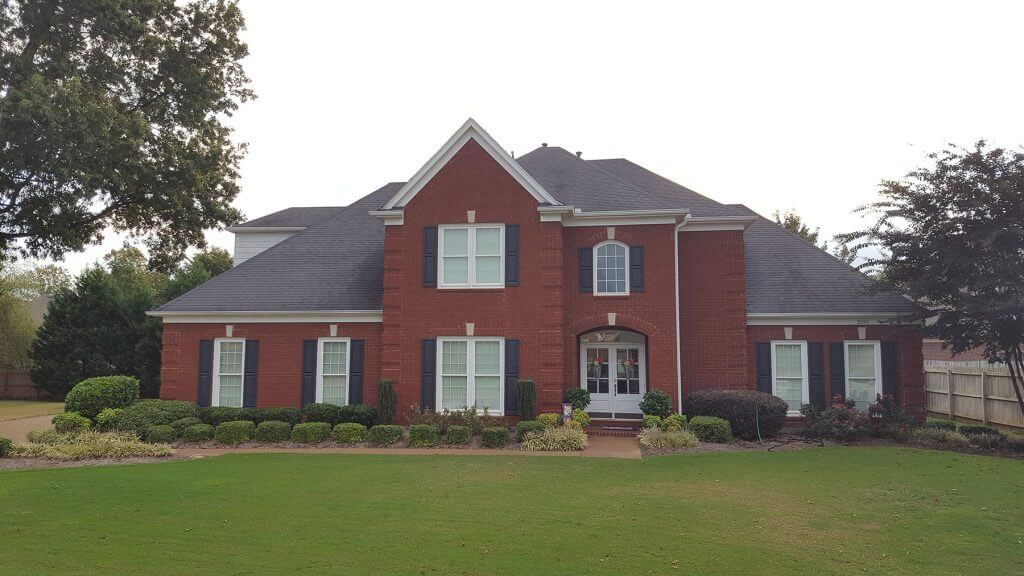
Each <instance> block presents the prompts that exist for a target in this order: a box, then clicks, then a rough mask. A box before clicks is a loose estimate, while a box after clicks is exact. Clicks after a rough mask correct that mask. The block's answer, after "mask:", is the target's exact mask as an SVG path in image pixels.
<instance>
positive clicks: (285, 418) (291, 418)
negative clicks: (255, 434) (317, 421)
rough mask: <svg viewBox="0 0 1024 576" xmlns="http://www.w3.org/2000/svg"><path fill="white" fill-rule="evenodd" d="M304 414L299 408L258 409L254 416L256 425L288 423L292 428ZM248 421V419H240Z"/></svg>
mask: <svg viewBox="0 0 1024 576" xmlns="http://www.w3.org/2000/svg"><path fill="white" fill-rule="evenodd" d="M301 416H302V414H301V413H300V412H299V409H298V408H257V409H256V411H255V414H254V420H255V421H256V424H260V423H261V422H287V423H288V424H291V425H292V426H294V425H296V424H298V423H299V420H300V419H301ZM239 420H248V418H239Z"/></svg>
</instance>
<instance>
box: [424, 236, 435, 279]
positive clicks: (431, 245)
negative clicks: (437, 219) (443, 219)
mask: <svg viewBox="0 0 1024 576" xmlns="http://www.w3.org/2000/svg"><path fill="white" fill-rule="evenodd" d="M423 286H425V287H428V288H433V287H434V286H437V226H426V227H424V228H423Z"/></svg>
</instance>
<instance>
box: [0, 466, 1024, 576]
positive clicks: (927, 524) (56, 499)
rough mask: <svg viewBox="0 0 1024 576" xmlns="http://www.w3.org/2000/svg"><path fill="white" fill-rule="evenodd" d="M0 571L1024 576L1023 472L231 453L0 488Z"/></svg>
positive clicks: (5, 483) (48, 474) (37, 476)
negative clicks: (960, 575)
mask: <svg viewBox="0 0 1024 576" xmlns="http://www.w3.org/2000/svg"><path fill="white" fill-rule="evenodd" d="M0 510H2V511H3V518H2V521H0V546H2V553H0V574H19V575H21V574H63V573H79V574H94V573H103V574H261V575H262V574H431V575H433V574H488V575H491V574H531V575H533V574H617V575H621V574H704V575H711V574H758V575H783V574H786V575H790V574H815V575H818V574H923V575H929V576H930V575H935V574H1003V575H1005V574H1020V573H1024V543H1022V534H1024V525H1022V524H1021V519H1022V518H1024V462H1021V461H1016V460H1006V459H998V458H990V457H981V456H969V455H962V454H955V453H949V452H934V451H927V450H915V449H902V448H868V447H860V448H850V447H831V448H822V449H809V450H803V451H794V452H786V453H712V454H700V455H685V456H664V457H656V458H645V459H643V460H613V459H590V458H535V457H526V456H522V457H515V456H507V457H502V456H495V457H490V456H487V457H485V456H360V455H296V454H264V455H231V456H222V457H216V458H209V459H203V460H197V461H187V462H180V461H179V462H169V463H162V464H143V465H134V466H109V467H96V468H75V469H54V470H35V471H9V472H0Z"/></svg>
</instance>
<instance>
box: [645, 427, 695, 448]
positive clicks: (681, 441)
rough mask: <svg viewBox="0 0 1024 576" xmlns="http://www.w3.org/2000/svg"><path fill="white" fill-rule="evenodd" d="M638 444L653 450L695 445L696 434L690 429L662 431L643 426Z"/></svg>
mask: <svg viewBox="0 0 1024 576" xmlns="http://www.w3.org/2000/svg"><path fill="white" fill-rule="evenodd" d="M639 439H640V445H641V446H643V447H644V448H652V449H655V450H671V449H676V448H686V447H689V446H696V445H697V436H696V435H694V433H693V432H691V431H690V430H672V431H664V430H661V429H659V428H644V429H643V430H641V431H640V435H639Z"/></svg>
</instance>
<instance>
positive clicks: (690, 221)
mask: <svg viewBox="0 0 1024 576" xmlns="http://www.w3.org/2000/svg"><path fill="white" fill-rule="evenodd" d="M756 221H757V216H691V217H689V218H687V219H686V221H685V222H683V226H682V227H681V228H680V231H681V232H716V231H719V230H746V229H747V228H749V227H750V225H751V224H753V223H754V222H756Z"/></svg>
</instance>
